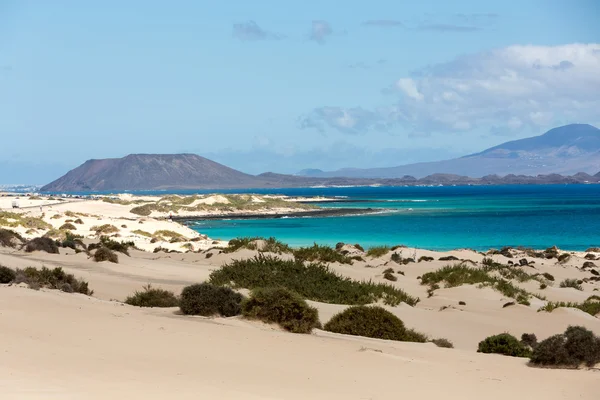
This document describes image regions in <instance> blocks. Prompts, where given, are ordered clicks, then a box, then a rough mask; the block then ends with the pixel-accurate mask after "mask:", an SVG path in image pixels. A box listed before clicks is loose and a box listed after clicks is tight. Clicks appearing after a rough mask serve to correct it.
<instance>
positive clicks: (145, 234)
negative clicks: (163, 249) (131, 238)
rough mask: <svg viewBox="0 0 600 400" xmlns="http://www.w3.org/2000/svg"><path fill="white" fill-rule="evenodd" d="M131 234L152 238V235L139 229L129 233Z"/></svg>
mask: <svg viewBox="0 0 600 400" xmlns="http://www.w3.org/2000/svg"><path fill="white" fill-rule="evenodd" d="M131 233H133V234H135V235H140V236H145V237H152V234H151V233H150V232H146V231H143V230H141V229H136V230H134V231H131Z"/></svg>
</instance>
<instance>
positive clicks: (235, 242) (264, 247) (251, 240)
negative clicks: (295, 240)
mask: <svg viewBox="0 0 600 400" xmlns="http://www.w3.org/2000/svg"><path fill="white" fill-rule="evenodd" d="M258 243H261V246H260V248H259V246H258ZM240 249H248V250H258V251H260V252H263V253H276V254H283V253H291V252H292V248H291V247H290V246H288V245H287V244H285V243H283V242H280V241H279V240H277V239H275V238H274V237H270V238H268V239H265V238H263V237H240V238H235V239H231V240H230V241H229V243H228V245H227V247H225V248H224V249H223V253H234V252H236V251H238V250H240Z"/></svg>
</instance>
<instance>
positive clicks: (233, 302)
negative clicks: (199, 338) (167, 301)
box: [179, 283, 243, 317]
mask: <svg viewBox="0 0 600 400" xmlns="http://www.w3.org/2000/svg"><path fill="white" fill-rule="evenodd" d="M242 300H243V296H242V295H241V294H239V293H237V292H234V291H233V290H231V289H229V288H226V287H220V286H215V285H212V284H210V283H199V284H195V285H190V286H186V287H185V288H183V290H182V291H181V296H180V297H179V308H180V309H181V312H182V313H184V314H186V315H202V316H205V317H210V316H213V315H221V316H223V317H232V316H234V315H238V314H239V313H240V312H241V311H242V308H241V303H242Z"/></svg>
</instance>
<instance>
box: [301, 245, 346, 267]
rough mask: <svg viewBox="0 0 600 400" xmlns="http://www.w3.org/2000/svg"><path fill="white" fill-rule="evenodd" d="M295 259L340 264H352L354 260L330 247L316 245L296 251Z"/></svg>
mask: <svg viewBox="0 0 600 400" xmlns="http://www.w3.org/2000/svg"><path fill="white" fill-rule="evenodd" d="M294 258H296V260H299V261H318V262H326V263H332V262H338V263H340V264H352V259H351V258H350V257H348V256H346V255H344V254H342V253H339V252H337V251H336V250H335V249H333V248H331V247H329V246H320V245H318V244H316V243H315V244H314V245H313V246H312V247H300V248H299V249H296V250H294Z"/></svg>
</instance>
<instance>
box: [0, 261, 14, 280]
mask: <svg viewBox="0 0 600 400" xmlns="http://www.w3.org/2000/svg"><path fill="white" fill-rule="evenodd" d="M16 277H17V274H16V273H15V271H14V270H12V269H11V268H8V267H5V266H4V265H0V284H6V283H11V282H12V281H14V280H15V278H16Z"/></svg>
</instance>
